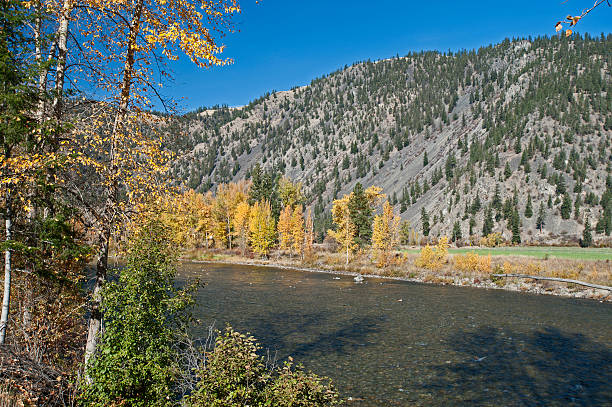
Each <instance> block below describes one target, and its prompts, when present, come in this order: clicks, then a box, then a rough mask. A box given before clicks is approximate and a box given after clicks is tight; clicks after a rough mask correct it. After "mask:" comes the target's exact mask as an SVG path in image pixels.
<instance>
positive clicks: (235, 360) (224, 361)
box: [187, 327, 340, 407]
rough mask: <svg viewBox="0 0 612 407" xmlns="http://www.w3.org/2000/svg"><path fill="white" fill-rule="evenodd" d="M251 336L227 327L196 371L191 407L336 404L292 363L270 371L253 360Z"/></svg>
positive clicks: (323, 383)
mask: <svg viewBox="0 0 612 407" xmlns="http://www.w3.org/2000/svg"><path fill="white" fill-rule="evenodd" d="M259 350H260V346H259V345H258V344H257V342H256V341H255V339H254V338H253V337H252V336H249V335H244V334H241V333H239V332H236V331H234V330H233V329H232V328H231V327H227V329H226V330H225V332H224V333H223V334H221V333H219V336H218V337H217V340H216V343H215V348H214V350H213V351H211V352H209V353H207V355H206V365H205V366H202V367H201V369H200V371H199V372H198V379H199V380H198V384H197V389H196V391H195V392H194V393H193V394H192V395H191V396H190V397H189V401H188V403H187V404H188V405H189V406H191V407H204V406H206V407H222V406H223V407H232V406H235V407H238V406H247V405H248V406H275V407H285V406H286V407H289V406H292V407H318V406H321V407H323V406H335V405H339V404H340V401H339V397H338V393H337V392H336V390H335V389H334V387H333V385H332V384H331V382H330V381H329V380H328V379H326V378H321V377H318V376H317V375H314V374H312V373H307V372H305V371H304V370H303V368H302V367H301V366H297V367H295V366H294V365H293V364H292V360H291V359H290V360H289V362H286V363H285V364H284V365H283V366H282V367H272V368H269V367H267V366H266V364H265V363H264V359H263V358H262V357H260V356H258V354H257V352H258V351H259Z"/></svg>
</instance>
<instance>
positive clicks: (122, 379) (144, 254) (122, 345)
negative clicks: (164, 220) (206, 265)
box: [81, 221, 192, 406]
mask: <svg viewBox="0 0 612 407" xmlns="http://www.w3.org/2000/svg"><path fill="white" fill-rule="evenodd" d="M166 236H167V230H166V228H165V227H164V226H163V225H162V224H161V223H160V222H158V221H151V222H149V223H148V224H146V225H145V226H144V227H143V228H142V229H141V230H140V231H139V233H138V235H137V236H136V237H135V240H134V243H133V244H132V245H131V248H130V249H129V253H128V259H127V265H126V267H125V268H124V269H122V270H121V271H120V273H119V277H118V280H117V281H112V282H108V283H107V284H106V285H105V287H104V289H103V292H102V299H103V300H102V305H103V310H104V333H103V335H102V337H101V338H100V341H99V344H98V347H97V349H96V353H95V354H94V355H93V358H92V359H91V360H90V363H89V364H88V366H86V373H87V376H88V380H87V381H86V383H85V384H84V386H83V393H82V399H81V402H82V404H83V405H86V406H109V405H110V406H112V405H126V406H169V405H173V404H175V403H176V399H177V396H176V394H175V391H174V388H175V381H176V374H177V369H178V368H179V366H178V363H177V360H178V357H177V352H178V351H177V348H176V347H175V346H174V344H175V343H176V340H177V335H178V334H179V332H180V329H179V327H180V326H181V320H182V318H183V316H184V310H185V308H186V307H187V306H188V305H189V304H190V303H191V301H192V300H191V296H190V295H188V294H187V293H186V292H185V291H184V290H176V289H175V288H174V276H175V258H176V256H175V253H174V250H173V248H172V246H171V244H170V240H169V239H167V238H166Z"/></svg>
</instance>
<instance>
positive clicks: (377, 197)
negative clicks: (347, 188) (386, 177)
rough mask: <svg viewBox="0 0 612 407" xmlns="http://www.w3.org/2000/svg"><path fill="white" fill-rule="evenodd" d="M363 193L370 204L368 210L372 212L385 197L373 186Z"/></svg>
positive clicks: (379, 189) (378, 188)
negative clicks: (370, 209)
mask: <svg viewBox="0 0 612 407" xmlns="http://www.w3.org/2000/svg"><path fill="white" fill-rule="evenodd" d="M364 193H365V196H366V198H367V200H368V203H369V204H370V208H372V211H373V210H374V209H375V208H376V207H378V206H379V205H380V204H381V203H382V202H383V201H384V199H385V197H386V195H385V194H383V193H382V188H381V187H377V186H375V185H372V186H370V187H369V188H367V189H366V190H365V191H364Z"/></svg>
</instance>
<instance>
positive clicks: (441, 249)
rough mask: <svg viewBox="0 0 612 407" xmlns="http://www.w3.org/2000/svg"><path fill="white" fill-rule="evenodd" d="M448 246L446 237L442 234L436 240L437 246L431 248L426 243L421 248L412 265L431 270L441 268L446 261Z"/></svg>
mask: <svg viewBox="0 0 612 407" xmlns="http://www.w3.org/2000/svg"><path fill="white" fill-rule="evenodd" d="M448 247H449V245H448V238H447V237H446V236H442V237H441V238H440V239H439V240H438V244H437V246H435V247H433V248H432V247H431V246H430V245H427V246H425V247H424V248H422V249H421V253H420V255H419V257H418V258H417V259H416V260H415V261H414V265H415V266H417V267H422V268H426V269H429V270H433V271H438V270H440V269H442V267H443V266H444V264H445V263H446V262H447V258H448Z"/></svg>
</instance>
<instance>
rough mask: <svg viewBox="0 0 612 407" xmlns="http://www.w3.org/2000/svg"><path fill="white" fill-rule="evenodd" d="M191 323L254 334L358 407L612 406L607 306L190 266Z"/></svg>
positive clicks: (185, 270)
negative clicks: (194, 289) (195, 282)
mask: <svg viewBox="0 0 612 407" xmlns="http://www.w3.org/2000/svg"><path fill="white" fill-rule="evenodd" d="M180 275H181V278H183V279H186V278H190V277H195V276H197V277H199V278H201V280H202V281H203V282H205V283H206V286H204V287H203V288H201V289H200V291H199V292H198V294H197V311H196V316H197V317H198V318H199V319H200V320H202V321H203V324H202V326H201V327H199V328H198V331H197V333H198V334H202V335H205V334H206V332H207V325H209V324H211V323H213V322H214V323H215V324H216V326H217V327H218V328H222V327H223V326H224V325H225V324H226V323H230V324H231V325H232V326H233V327H234V328H236V329H237V330H240V331H243V332H246V331H248V332H251V333H252V334H253V335H254V336H255V337H256V338H258V339H259V341H260V342H261V344H262V345H263V346H264V348H268V349H269V350H270V351H271V353H273V354H274V353H276V355H277V357H278V358H279V359H281V360H282V359H285V358H286V357H287V356H293V357H294V358H296V359H297V360H298V361H300V362H302V363H303V364H304V365H305V366H306V368H308V369H310V370H313V371H315V372H316V373H318V374H321V375H326V376H329V377H332V378H333V379H334V382H335V383H336V385H337V386H338V388H339V389H340V391H341V393H342V395H343V396H344V397H352V398H356V399H363V401H356V402H351V403H350V405H356V406H357V405H359V406H396V405H397V406H403V405H423V406H425V405H427V406H430V405H439V406H442V405H462V404H468V403H469V404H474V405H496V406H536V405H545V406H551V405H559V406H561V405H563V406H567V405H574V406H602V405H612V305H611V304H602V303H599V302H596V301H590V300H576V299H565V298H557V297H549V296H536V295H531V294H518V293H512V292H505V291H499V290H483V289H472V288H460V287H442V286H433V285H424V284H415V283H406V282H400V281H390V280H378V279H367V280H366V281H365V282H364V283H363V284H355V283H354V282H353V279H352V277H350V276H341V278H340V279H337V277H336V276H332V275H328V274H318V273H305V272H294V271H282V270H274V269H269V268H254V267H243V266H225V265H223V266H221V265H208V264H184V265H183V266H182V270H181V273H180Z"/></svg>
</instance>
